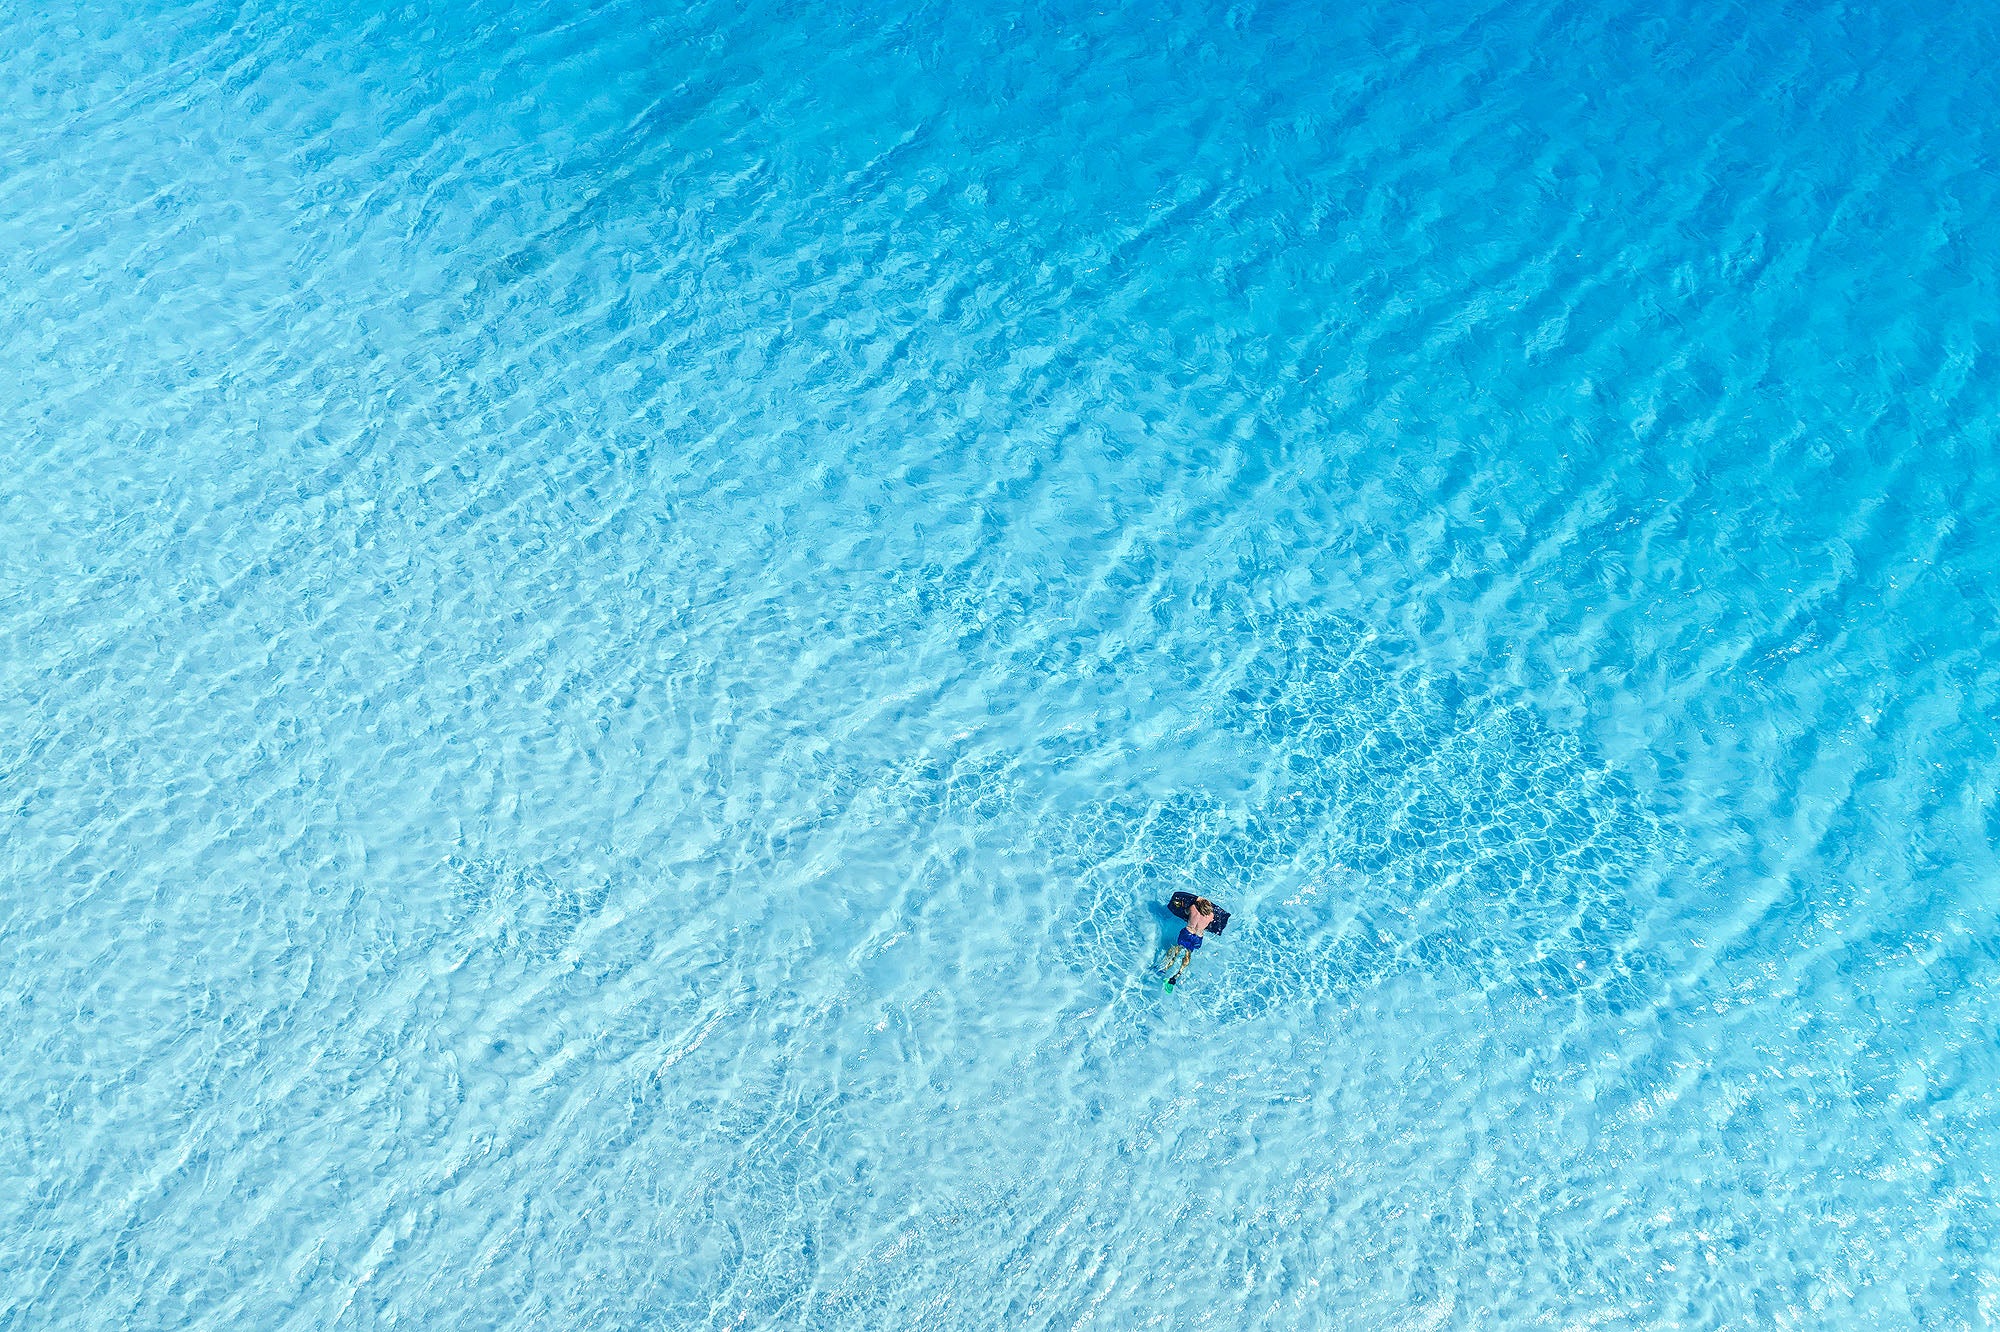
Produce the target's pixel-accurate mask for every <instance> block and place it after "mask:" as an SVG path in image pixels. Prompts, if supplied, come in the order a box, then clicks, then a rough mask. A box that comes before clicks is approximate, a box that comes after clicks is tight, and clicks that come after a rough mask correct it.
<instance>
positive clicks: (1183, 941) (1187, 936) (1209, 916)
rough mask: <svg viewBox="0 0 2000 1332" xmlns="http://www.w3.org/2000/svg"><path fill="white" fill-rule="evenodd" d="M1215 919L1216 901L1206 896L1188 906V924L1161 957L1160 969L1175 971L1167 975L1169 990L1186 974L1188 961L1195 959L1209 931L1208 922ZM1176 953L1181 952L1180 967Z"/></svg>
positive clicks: (1198, 898)
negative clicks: (1176, 964) (1196, 950)
mask: <svg viewBox="0 0 2000 1332" xmlns="http://www.w3.org/2000/svg"><path fill="white" fill-rule="evenodd" d="M1214 919H1215V903H1213V902H1211V901H1209V900H1208V899H1207V898H1206V897H1197V898H1195V899H1194V901H1193V902H1192V903H1191V904H1190V905H1189V906H1188V916H1187V921H1188V923H1187V925H1186V926H1185V927H1184V928H1183V929H1182V930H1181V932H1180V937H1179V938H1177V939H1175V940H1174V942H1173V944H1172V945H1171V946H1170V947H1169V948H1168V949H1167V951H1166V952H1165V953H1164V954H1163V955H1162V956H1161V958H1160V965H1159V968H1158V969H1159V970H1160V971H1161V972H1166V971H1168V970H1170V969H1171V970H1172V971H1173V973H1174V974H1173V975H1171V976H1168V977H1167V988H1168V989H1169V990H1171V989H1173V988H1174V985H1175V983H1176V982H1177V981H1179V980H1180V978H1181V977H1182V976H1183V975H1185V974H1186V972H1187V969H1188V963H1190V962H1192V961H1194V950H1195V949H1197V948H1199V947H1201V936H1202V935H1203V934H1204V933H1205V932H1207V930H1208V923H1209V922H1210V921H1212V920H1214ZM1176 953H1178V954H1180V966H1178V967H1175V966H1174V955H1175V954H1176Z"/></svg>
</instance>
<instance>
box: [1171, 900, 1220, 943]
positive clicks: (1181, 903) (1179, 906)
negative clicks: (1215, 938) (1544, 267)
mask: <svg viewBox="0 0 2000 1332" xmlns="http://www.w3.org/2000/svg"><path fill="white" fill-rule="evenodd" d="M1194 898H1195V895H1194V894H1193V893H1175V894H1174V895H1173V896H1172V897H1170V898H1168V899H1167V910H1169V911H1171V912H1173V913H1174V914H1175V915H1176V916H1179V917H1180V918H1181V919H1182V920H1186V919H1187V918H1188V912H1189V911H1190V910H1192V909H1193V907H1194ZM1209 905H1210V906H1214V905H1215V904H1214V903H1213V902H1211V903H1209ZM1228 928H1229V913H1228V912H1227V911H1224V910H1223V909H1222V908H1221V907H1216V908H1215V919H1214V920H1211V921H1210V922H1208V930H1207V933H1209V934H1220V933H1222V932H1223V931H1224V930H1226V929H1228Z"/></svg>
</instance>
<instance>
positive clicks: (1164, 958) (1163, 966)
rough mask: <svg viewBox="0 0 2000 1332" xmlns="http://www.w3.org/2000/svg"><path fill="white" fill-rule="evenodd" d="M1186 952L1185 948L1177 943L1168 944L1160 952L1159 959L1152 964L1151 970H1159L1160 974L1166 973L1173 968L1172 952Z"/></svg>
mask: <svg viewBox="0 0 2000 1332" xmlns="http://www.w3.org/2000/svg"><path fill="white" fill-rule="evenodd" d="M1186 952H1187V949H1185V948H1183V947H1181V946H1180V945H1179V944H1168V945H1167V951H1166V952H1164V953H1162V954H1160V960H1159V961H1158V962H1155V963H1154V964H1153V970H1155V971H1157V972H1159V973H1160V974H1161V975H1162V976H1164V975H1166V974H1167V973H1168V972H1169V971H1172V970H1173V969H1174V954H1175V953H1186Z"/></svg>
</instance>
